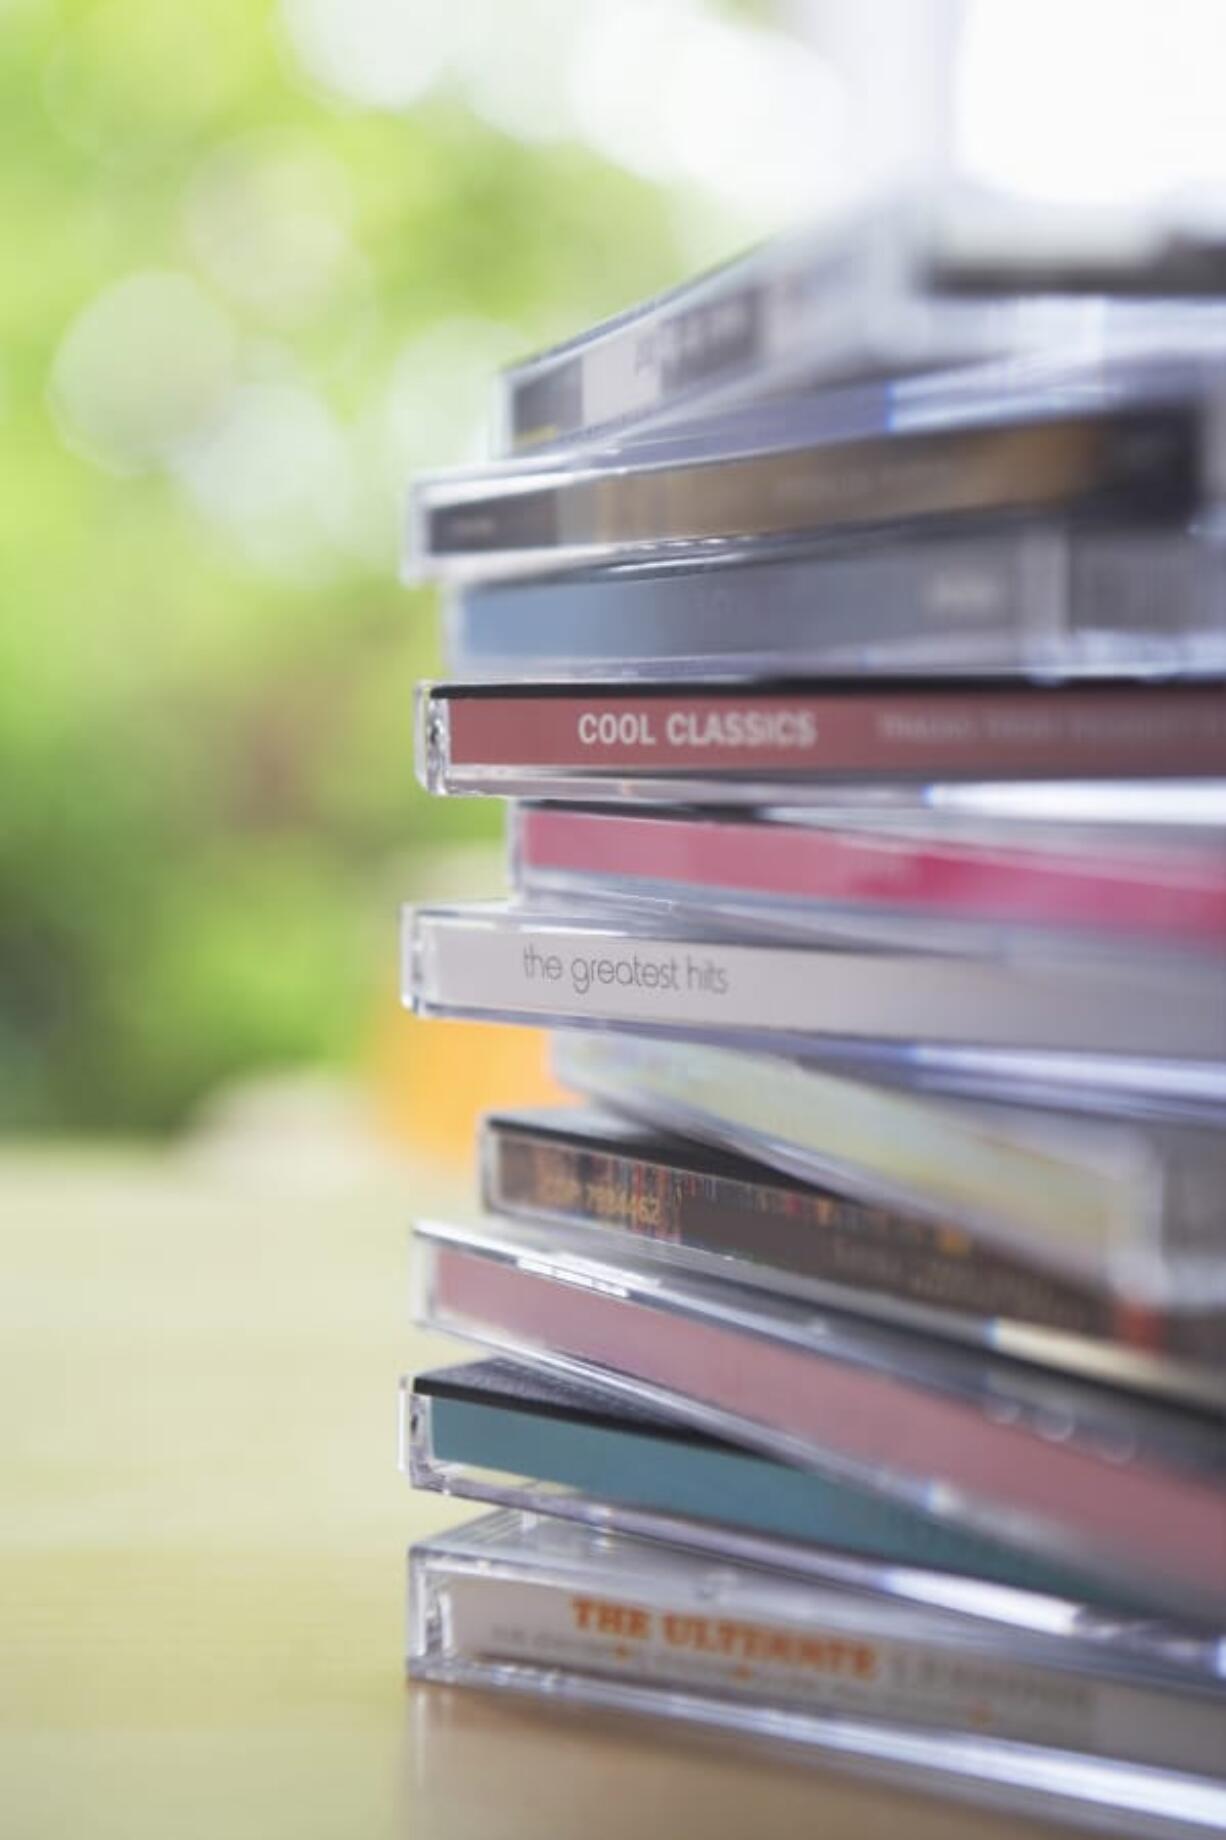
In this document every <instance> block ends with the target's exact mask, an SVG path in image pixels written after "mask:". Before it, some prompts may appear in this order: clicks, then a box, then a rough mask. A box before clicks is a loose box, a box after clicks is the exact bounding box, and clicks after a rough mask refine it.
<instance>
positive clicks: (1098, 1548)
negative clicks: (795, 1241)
mask: <svg viewBox="0 0 1226 1840" xmlns="http://www.w3.org/2000/svg"><path fill="white" fill-rule="evenodd" d="M415 1272H416V1283H417V1287H418V1292H417V1315H418V1320H419V1321H420V1322H421V1323H422V1325H423V1326H424V1327H426V1328H428V1329H430V1330H432V1331H437V1332H440V1333H444V1334H447V1333H450V1334H455V1335H460V1336H463V1337H466V1338H468V1339H470V1340H474V1341H477V1342H481V1343H483V1344H485V1345H487V1346H492V1347H495V1348H497V1349H498V1350H499V1351H500V1352H502V1353H504V1354H510V1355H513V1356H519V1357H524V1358H528V1359H531V1360H534V1361H538V1362H540V1363H542V1364H543V1365H545V1366H553V1367H555V1368H557V1369H558V1370H559V1371H560V1372H562V1373H563V1374H566V1375H570V1376H572V1377H573V1378H574V1379H576V1380H578V1381H579V1382H587V1383H590V1384H594V1385H596V1386H605V1387H608V1388H609V1389H611V1390H612V1391H613V1392H616V1393H619V1394H620V1395H621V1396H623V1397H629V1398H632V1399H641V1400H643V1401H644V1402H645V1403H647V1404H650V1405H655V1406H658V1407H660V1408H661V1409H663V1410H665V1411H671V1412H672V1413H674V1414H675V1415H676V1416H677V1417H678V1418H679V1419H681V1420H682V1421H683V1422H686V1423H690V1424H695V1425H697V1426H699V1427H700V1428H702V1429H707V1430H710V1431H712V1432H714V1433H715V1434H717V1435H721V1436H724V1437H727V1438H730V1439H732V1440H733V1441H737V1442H740V1443H743V1444H745V1445H747V1446H748V1447H749V1448H751V1449H753V1448H756V1449H762V1450H765V1451H767V1452H768V1453H769V1454H771V1455H773V1456H776V1457H778V1458H779V1459H780V1460H781V1461H783V1462H785V1463H793V1464H796V1465H799V1466H800V1467H804V1468H811V1469H814V1470H816V1471H817V1472H818V1473H819V1474H825V1475H828V1476H830V1477H831V1478H832V1479H833V1480H835V1481H839V1482H844V1481H845V1482H848V1483H850V1484H852V1485H854V1486H856V1487H859V1488H867V1489H869V1490H871V1491H874V1492H878V1493H880V1494H882V1495H884V1496H886V1497H887V1498H889V1499H892V1500H896V1501H899V1502H902V1503H903V1504H905V1505H906V1506H908V1507H909V1508H912V1509H914V1510H917V1511H920V1512H924V1513H929V1514H933V1515H935V1516H937V1517H938V1518H942V1519H947V1520H949V1521H950V1522H952V1523H953V1524H955V1525H959V1526H963V1527H966V1528H968V1529H970V1530H971V1531H972V1532H974V1533H978V1534H981V1535H984V1536H985V1537H987V1538H989V1539H994V1540H1000V1541H1003V1542H1004V1543H1005V1544H1007V1545H1013V1546H1015V1547H1017V1548H1019V1549H1021V1550H1024V1551H1028V1552H1033V1553H1036V1554H1038V1555H1040V1556H1041V1557H1043V1558H1045V1559H1048V1560H1053V1561H1055V1562H1056V1563H1058V1564H1061V1565H1066V1566H1070V1567H1073V1568H1075V1569H1077V1570H1079V1571H1092V1572H1095V1573H1097V1574H1100V1575H1101V1576H1102V1577H1103V1578H1104V1580H1107V1581H1113V1580H1114V1581H1117V1582H1118V1585H1119V1587H1120V1589H1121V1590H1123V1591H1124V1592H1128V1591H1129V1590H1132V1591H1133V1592H1136V1591H1140V1592H1141V1593H1143V1594H1144V1596H1145V1597H1146V1598H1147V1599H1149V1600H1151V1601H1154V1602H1161V1603H1164V1604H1165V1605H1167V1606H1168V1607H1169V1608H1170V1609H1171V1611H1172V1612H1174V1613H1180V1612H1183V1613H1188V1614H1193V1615H1201V1616H1206V1617H1211V1618H1217V1617H1220V1615H1221V1613H1222V1611H1223V1609H1224V1608H1226V1569H1224V1567H1223V1555H1224V1554H1226V1436H1224V1434H1223V1430H1222V1425H1221V1421H1220V1419H1217V1418H1215V1417H1213V1416H1211V1415H1198V1414H1196V1413H1192V1412H1189V1411H1188V1410H1187V1409H1186V1408H1180V1409H1178V1410H1176V1409H1174V1408H1170V1407H1166V1406H1162V1405H1159V1404H1158V1403H1156V1402H1151V1401H1141V1400H1139V1399H1136V1398H1133V1397H1125V1396H1122V1395H1120V1394H1118V1393H1117V1392H1115V1391H1114V1390H1111V1389H1107V1388H1103V1387H1098V1386H1094V1385H1091V1384H1089V1383H1087V1382H1084V1381H1079V1380H1076V1381H1075V1380H1073V1379H1071V1378H1068V1377H1065V1376H1057V1375H1054V1374H1050V1373H1040V1372H1038V1371H1037V1370H1035V1369H1033V1368H1029V1367H1027V1366H1026V1365H1024V1364H1023V1363H1021V1362H1010V1361H1006V1360H1003V1359H1000V1358H998V1357H993V1356H988V1355H985V1354H982V1353H981V1352H980V1351H978V1350H972V1349H969V1348H962V1347H958V1346H956V1345H954V1344H952V1343H949V1344H942V1345H937V1344H935V1343H934V1342H933V1341H932V1340H931V1339H930V1338H926V1337H920V1336H916V1335H913V1334H911V1333H910V1332H908V1331H905V1330H902V1329H898V1328H893V1327H887V1326H886V1325H884V1324H869V1323H866V1322H865V1321H863V1320H862V1319H859V1318H853V1317H851V1316H848V1315H839V1314H837V1313H835V1312H833V1311H828V1310H827V1311H817V1310H815V1309H814V1308H813V1306H811V1305H806V1304H801V1303H798V1302H795V1301H793V1300H791V1299H788V1298H785V1297H781V1296H776V1295H774V1294H772V1293H768V1292H764V1291H760V1292H747V1291H744V1290H742V1289H740V1288H738V1287H735V1286H732V1285H728V1284H725V1283H720V1282H717V1281H715V1280H708V1279H700V1278H698V1277H696V1276H693V1275H691V1274H689V1273H684V1274H683V1273H681V1272H679V1271H677V1270H674V1269H671V1268H670V1269H666V1268H664V1267H662V1266H661V1265H660V1264H658V1263H656V1262H652V1261H647V1260H643V1259H635V1258H633V1257H632V1256H631V1255H630V1254H629V1253H622V1254H615V1253H614V1252H613V1251H612V1250H609V1251H606V1252H605V1254H604V1256H595V1255H594V1253H593V1249H592V1242H591V1236H590V1235H587V1234H583V1233H575V1232H573V1231H568V1230H567V1229H566V1228H564V1227H562V1226H560V1225H558V1224H555V1223H551V1224H550V1225H549V1226H548V1227H546V1228H541V1227H536V1226H532V1225H529V1224H528V1223H526V1222H521V1221H507V1220H487V1221H485V1222H482V1223H481V1224H480V1225H477V1226H472V1227H452V1226H440V1225H438V1224H434V1223H431V1224H429V1225H422V1226H419V1228H418V1244H417V1252H416V1259H415Z"/></svg>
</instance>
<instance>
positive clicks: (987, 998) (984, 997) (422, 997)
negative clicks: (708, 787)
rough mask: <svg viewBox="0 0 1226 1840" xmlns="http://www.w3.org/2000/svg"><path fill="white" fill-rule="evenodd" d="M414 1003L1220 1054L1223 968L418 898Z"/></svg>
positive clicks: (512, 1018)
mask: <svg viewBox="0 0 1226 1840" xmlns="http://www.w3.org/2000/svg"><path fill="white" fill-rule="evenodd" d="M403 993H404V999H405V1002H406V1003H407V1004H408V1005H409V1006H410V1007H411V1008H412V1009H414V1010H416V1011H417V1012H418V1013H419V1014H422V1015H436V1016H437V1015H443V1016H448V1015H450V1016H469V1017H474V1018H481V1017H486V1018H493V1019H495V1020H498V1021H505V1022H523V1023H547V1024H549V1025H561V1026H563V1027H565V1026H571V1027H587V1028H593V1027H598V1028H618V1029H626V1028H629V1029H636V1030H642V1029H646V1030H652V1031H656V1032H660V1033H664V1034H669V1035H673V1036H677V1037H682V1036H687V1035H692V1036H695V1037H698V1038H707V1039H712V1040H715V1041H719V1042H724V1043H730V1044H733V1045H741V1046H744V1047H747V1048H751V1049H752V1048H759V1049H763V1048H764V1049H767V1050H776V1051H779V1052H783V1053H787V1052H795V1053H799V1054H805V1053H810V1054H814V1055H817V1056H819V1057H820V1055H821V1054H822V1053H823V1052H825V1053H839V1052H845V1053H849V1054H855V1053H856V1052H857V1050H858V1049H859V1050H860V1051H864V1050H865V1049H867V1051H868V1052H870V1053H875V1052H878V1051H880V1049H881V1048H882V1047H883V1046H884V1047H887V1048H888V1047H890V1046H891V1045H895V1046H899V1047H907V1046H909V1045H911V1044H916V1043H918V1044H921V1045H924V1046H927V1047H931V1048H933V1049H934V1050H940V1049H941V1048H946V1047H948V1048H955V1049H958V1048H976V1049H992V1048H997V1047H1007V1048H1012V1049H1016V1050H1020V1051H1023V1052H1031V1053H1035V1054H1036V1055H1041V1054H1043V1053H1054V1054H1083V1055H1096V1054H1097V1055H1115V1056H1118V1057H1120V1058H1121V1059H1127V1060H1132V1061H1133V1062H1135V1063H1136V1079H1137V1082H1138V1084H1140V1085H1142V1086H1143V1085H1144V1082H1145V1079H1146V1078H1147V1077H1148V1062H1149V1060H1150V1059H1166V1060H1171V1061H1174V1062H1176V1063H1178V1064H1184V1065H1188V1066H1189V1067H1191V1068H1192V1069H1193V1070H1194V1069H1195V1066H1196V1065H1197V1064H1203V1065H1204V1067H1205V1078H1206V1080H1207V1081H1212V1080H1213V1079H1215V1078H1216V1077H1217V1070H1218V1064H1219V1063H1223V1064H1226V967H1224V966H1223V963H1222V960H1221V959H1220V958H1213V959H1209V960H1207V961H1204V962H1202V961H1201V960H1200V959H1199V958H1194V957H1191V956H1189V957H1188V958H1186V959H1185V958H1184V957H1181V956H1176V955H1164V956H1154V955H1150V954H1145V955H1139V954H1136V953H1115V954H1112V953H1110V952H1107V951H1105V950H1101V949H1100V950H1099V951H1098V952H1096V953H1093V954H1091V953H1086V952H1073V953H1069V954H1063V953H1057V952H1054V951H1053V952H1049V953H1038V952H1025V953H1022V952H1017V951H1013V952H1010V951H1008V950H1005V949H1000V948H998V949H995V950H992V949H985V950H983V951H980V952H978V953H975V954H972V953H969V952H962V953H952V952H938V951H931V950H929V951H924V950H918V949H915V950H906V949H904V948H902V947H899V948H896V949H892V948H887V947H885V946H882V945H879V944H876V943H874V942H870V944H869V945H868V946H867V947H865V948H862V949H857V948H856V947H854V946H852V945H851V944H849V943H847V942H842V943H838V944H830V945H825V944H819V943H817V942H813V941H807V940H802V939H797V938H795V937H793V936H791V935H787V934H784V935H782V936H779V935H776V934H774V933H772V932H763V931H762V930H759V931H758V932H757V933H756V934H755V932H754V931H753V930H751V929H749V928H745V929H743V930H741V931H739V932H724V931H719V930H716V929H715V928H713V927H711V926H709V925H708V926H707V927H706V928H705V929H704V928H702V927H700V926H695V927H692V928H690V929H688V930H685V929H683V927H682V926H681V924H680V923H679V922H676V921H662V922H660V923H657V924H652V923H651V921H649V920H647V919H645V918H640V917H638V916H627V917H626V918H625V919H624V920H623V921H618V920H617V919H615V918H610V917H608V916H604V915H599V914H596V915H591V914H587V913H584V914H579V913H570V912H567V911H566V910H565V909H556V910H555V911H553V912H550V911H545V912H538V911H536V910H529V909H524V908H519V907H498V906H484V905H480V904H473V905H469V906H459V907H449V908H441V907H436V908H415V909H409V910H408V911H407V913H406V916H405V932H404V978H403Z"/></svg>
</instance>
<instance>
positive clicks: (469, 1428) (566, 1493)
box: [401, 1359, 1222, 1683]
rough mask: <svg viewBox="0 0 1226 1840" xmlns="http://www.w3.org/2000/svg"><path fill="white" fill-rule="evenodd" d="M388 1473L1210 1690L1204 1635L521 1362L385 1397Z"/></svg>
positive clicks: (1214, 1668) (416, 1384)
mask: <svg viewBox="0 0 1226 1840" xmlns="http://www.w3.org/2000/svg"><path fill="white" fill-rule="evenodd" d="M401 1440H402V1465H403V1467H404V1469H405V1470H406V1472H407V1473H408V1475H409V1478H410V1481H411V1482H412V1483H413V1486H414V1487H415V1488H425V1489H433V1490H437V1491H439V1492H441V1493H443V1494H448V1495H457V1496H461V1497H464V1498H466V1499H469V1500H474V1501H484V1502H487V1503H496V1504H498V1505H500V1506H505V1507H514V1508H522V1509H525V1510H526V1511H528V1512H530V1513H545V1514H554V1515H561V1516H563V1517H564V1518H566V1519H570V1520H580V1521H584V1522H585V1523H587V1524H588V1525H590V1526H594V1527H614V1528H618V1529H620V1530H621V1531H622V1532H627V1533H641V1534H643V1535H645V1536H647V1537H649V1538H654V1539H661V1540H666V1541H668V1542H669V1543H670V1544H673V1545H682V1546H689V1547H693V1548H695V1549H696V1550H699V1551H704V1552H708V1553H712V1554H714V1555H717V1556H719V1557H722V1558H732V1559H740V1560H743V1561H745V1562H746V1563H748V1564H754V1565H773V1566H777V1567H779V1568H780V1569H782V1570H784V1571H792V1572H797V1573H800V1574H803V1575H804V1576H807V1577H811V1578H813V1579H814V1580H815V1581H816V1582H818V1583H819V1584H824V1585H826V1586H828V1587H830V1588H834V1589H839V1590H849V1591H872V1592H874V1593H876V1594H878V1595H885V1596H891V1597H896V1598H898V1599H899V1600H901V1601H909V1602H914V1603H916V1604H918V1605H923V1606H927V1607H929V1608H940V1609H942V1610H944V1611H948V1612H949V1613H951V1614H953V1615H958V1616H965V1617H974V1618H978V1619H983V1620H986V1621H987V1622H989V1623H991V1624H993V1625H994V1626H996V1627H997V1628H1000V1629H1003V1628H1005V1627H1010V1628H1014V1629H1016V1630H1017V1631H1018V1632H1019V1633H1022V1634H1024V1633H1034V1634H1038V1635H1042V1636H1045V1637H1048V1638H1050V1639H1060V1640H1062V1641H1067V1642H1069V1643H1071V1644H1086V1645H1090V1644H1093V1645H1096V1646H1094V1647H1090V1646H1087V1647H1086V1650H1085V1652H1086V1653H1087V1655H1089V1656H1090V1657H1091V1658H1094V1657H1097V1659H1098V1660H1099V1661H1102V1660H1103V1659H1105V1658H1106V1650H1105V1649H1104V1647H1103V1646H1102V1645H1103V1644H1107V1645H1109V1647H1110V1649H1113V1650H1115V1651H1116V1652H1118V1653H1121V1654H1125V1653H1126V1654H1127V1655H1129V1656H1130V1657H1132V1658H1134V1659H1136V1660H1137V1661H1140V1662H1154V1663H1158V1664H1161V1666H1162V1667H1163V1668H1165V1669H1168V1670H1170V1671H1172V1673H1173V1676H1181V1675H1182V1676H1186V1677H1187V1678H1189V1679H1191V1680H1193V1681H1198V1680H1199V1681H1201V1682H1202V1683H1204V1682H1210V1681H1214V1680H1217V1679H1218V1677H1219V1675H1220V1673H1221V1671H1222V1647H1221V1636H1220V1633H1219V1632H1218V1631H1217V1630H1216V1629H1213V1628H1208V1629H1206V1628H1204V1627H1201V1626H1198V1625H1194V1624H1189V1623H1172V1622H1170V1621H1169V1619H1167V1620H1155V1618H1154V1616H1153V1615H1152V1614H1151V1610H1150V1607H1149V1606H1147V1605H1146V1604H1145V1603H1144V1601H1143V1600H1142V1599H1141V1598H1140V1597H1139V1596H1138V1597H1136V1598H1135V1599H1134V1601H1133V1602H1131V1603H1126V1602H1125V1601H1124V1598H1123V1596H1122V1594H1121V1593H1120V1591H1119V1590H1118V1588H1116V1589H1107V1588H1105V1587H1104V1584H1103V1581H1102V1580H1100V1579H1097V1578H1095V1577H1094V1576H1093V1575H1092V1574H1089V1573H1078V1572H1077V1571H1075V1570H1074V1569H1073V1568H1071V1567H1069V1566H1063V1567H1061V1566H1059V1565H1057V1564H1053V1563H1044V1561H1043V1560H1041V1559H1037V1558H1035V1557H1034V1556H1033V1555H1031V1554H1027V1553H1021V1552H1017V1551H1013V1550H1011V1549H1010V1548H1008V1547H1007V1546H1004V1545H1002V1544H1001V1543H999V1542H997V1541H993V1540H989V1539H984V1538H982V1537H981V1536H978V1535H976V1534H972V1533H968V1532H967V1531H966V1530H965V1529H964V1528H961V1527H957V1526H952V1525H949V1524H947V1523H945V1522H943V1521H939V1520H936V1519H934V1518H932V1517H931V1516H928V1515H924V1514H920V1513H916V1512H914V1511H912V1510H910V1509H908V1508H906V1507H904V1506H902V1505H901V1504H900V1503H898V1502H894V1501H888V1500H886V1499H884V1498H883V1497H880V1496H875V1495H873V1494H872V1493H871V1492H869V1491H868V1490H866V1489H858V1488H856V1487H854V1486H853V1485H851V1484H849V1483H846V1482H833V1481H831V1480H830V1478H829V1477H826V1476H819V1475H816V1474H815V1473H814V1472H813V1471H812V1470H805V1469H799V1468H797V1467H796V1466H794V1465H792V1464H787V1463H781V1462H779V1461H778V1459H776V1458H773V1457H770V1456H765V1455H763V1454H762V1453H761V1452H760V1451H751V1450H745V1449H743V1448H742V1447H741V1446H739V1445H737V1444H733V1443H730V1442H729V1441H728V1440H727V1439H725V1438H721V1437H717V1436H714V1435H713V1434H712V1433H710V1432H708V1431H702V1430H699V1429H697V1428H696V1427H695V1426H693V1425H685V1424H680V1423H678V1421H677V1420H676V1419H673V1418H669V1417H667V1416H665V1415H664V1414H662V1413H660V1412H657V1411H652V1410H651V1409H650V1408H649V1407H647V1406H646V1405H644V1404H643V1403H642V1402H641V1401H633V1402H631V1401H630V1400H627V1399H624V1398H617V1397H614V1396H613V1395H610V1394H608V1393H605V1392H601V1391H598V1390H597V1389H595V1388H593V1387H590V1386H580V1385H576V1384H575V1383H574V1382H573V1381H572V1380H568V1379H565V1378H563V1377H561V1376H560V1375H558V1374H556V1373H553V1372H549V1371H547V1370H545V1369H542V1368H538V1367H530V1366H527V1365H524V1364H522V1363H520V1362H515V1361H508V1360H504V1359H491V1360H484V1361H470V1362H466V1363H465V1364H464V1365H463V1366H460V1367H450V1368H443V1369H441V1370H437V1371H435V1372H434V1373H427V1374H419V1375H418V1376H417V1378H416V1379H415V1380H413V1381H412V1382H408V1381H406V1382H404V1383H402V1387H401Z"/></svg>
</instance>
